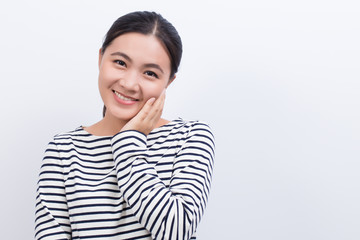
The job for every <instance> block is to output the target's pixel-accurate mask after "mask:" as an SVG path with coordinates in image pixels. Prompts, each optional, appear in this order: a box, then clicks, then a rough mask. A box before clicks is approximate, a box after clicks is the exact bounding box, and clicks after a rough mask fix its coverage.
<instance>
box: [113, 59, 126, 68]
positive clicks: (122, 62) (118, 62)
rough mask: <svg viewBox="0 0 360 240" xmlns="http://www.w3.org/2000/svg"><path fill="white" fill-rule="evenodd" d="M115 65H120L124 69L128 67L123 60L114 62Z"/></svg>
mask: <svg viewBox="0 0 360 240" xmlns="http://www.w3.org/2000/svg"><path fill="white" fill-rule="evenodd" d="M114 63H116V64H118V65H120V66H123V67H126V63H125V62H124V61H122V60H114Z"/></svg>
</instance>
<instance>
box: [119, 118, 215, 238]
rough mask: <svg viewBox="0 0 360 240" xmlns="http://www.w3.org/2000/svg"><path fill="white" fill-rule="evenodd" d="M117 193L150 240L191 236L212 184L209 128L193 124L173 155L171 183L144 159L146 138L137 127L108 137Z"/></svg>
mask: <svg viewBox="0 0 360 240" xmlns="http://www.w3.org/2000/svg"><path fill="white" fill-rule="evenodd" d="M112 150H113V154H114V160H115V168H116V174H117V178H118V185H119V189H120V192H121V193H122V195H123V196H124V199H125V200H126V201H127V203H128V204H129V205H130V207H131V209H132V211H133V213H134V215H135V216H136V217H137V219H138V220H139V222H140V223H141V224H142V225H143V226H144V227H145V228H146V229H147V230H148V231H149V232H150V233H151V235H152V237H153V238H154V239H190V238H191V237H192V236H193V234H194V233H195V231H196V228H197V225H198V223H199V221H200V219H201V217H202V215H203V212H204V209H205V206H206V203H207V199H208V195H209V189H210V185H211V178H212V171H213V159H214V139H213V135H212V133H211V130H210V128H209V127H208V126H207V125H206V124H204V123H201V122H195V123H192V125H191V126H190V127H189V128H188V129H187V132H186V134H185V136H184V141H183V144H182V145H181V147H180V149H179V150H178V152H177V153H176V155H175V156H174V159H173V165H172V168H173V169H172V176H171V180H170V185H169V186H166V185H165V184H164V182H163V181H162V180H161V179H160V178H159V176H158V173H157V171H156V169H155V168H154V166H152V165H151V164H149V163H148V161H147V158H146V156H147V150H148V149H147V137H146V136H145V135H144V134H142V133H140V132H137V131H134V130H130V131H124V132H120V133H118V134H117V135H115V136H114V137H113V139H112Z"/></svg>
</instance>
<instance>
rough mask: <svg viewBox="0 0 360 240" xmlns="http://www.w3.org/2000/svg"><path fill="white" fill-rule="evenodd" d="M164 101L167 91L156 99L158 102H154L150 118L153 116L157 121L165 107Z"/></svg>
mask: <svg viewBox="0 0 360 240" xmlns="http://www.w3.org/2000/svg"><path fill="white" fill-rule="evenodd" d="M164 103H165V93H164V92H163V93H162V94H161V95H160V96H159V97H158V99H157V100H156V102H155V103H154V104H153V106H152V108H151V110H150V112H149V118H151V119H152V120H155V121H157V120H158V119H159V118H160V117H161V114H162V111H163V108H164Z"/></svg>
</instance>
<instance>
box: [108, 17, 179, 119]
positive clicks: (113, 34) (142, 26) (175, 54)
mask: <svg viewBox="0 0 360 240" xmlns="http://www.w3.org/2000/svg"><path fill="white" fill-rule="evenodd" d="M130 32H137V33H142V34H145V35H148V34H153V35H154V36H156V37H157V38H158V39H159V40H160V41H161V42H162V43H163V44H164V46H165V48H166V50H167V51H168V53H169V56H170V63H171V71H170V79H171V78H173V77H174V75H175V73H176V72H177V71H178V67H179V65H180V61H181V56H182V43H181V38H180V36H179V34H178V32H177V31H176V29H175V27H174V26H173V25H172V24H171V23H169V22H168V21H167V20H166V19H165V18H163V17H162V16H161V15H160V14H158V13H155V12H147V11H143V12H142V11H138V12H132V13H128V14H126V15H124V16H121V17H119V18H118V19H117V20H116V21H115V22H114V23H113V25H112V26H111V27H110V29H109V31H108V32H107V33H106V36H105V40H104V42H103V44H102V47H101V54H104V52H105V50H106V48H107V47H108V46H109V45H110V44H111V42H112V41H113V40H114V39H115V38H117V37H119V36H120V35H122V34H125V33H130ZM105 111H106V107H105V106H104V110H103V116H105Z"/></svg>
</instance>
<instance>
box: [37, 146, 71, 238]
mask: <svg viewBox="0 0 360 240" xmlns="http://www.w3.org/2000/svg"><path fill="white" fill-rule="evenodd" d="M35 215H36V219H35V239H39V240H40V239H71V237H70V236H71V228H70V220H69V213H68V207H67V201H66V196H65V181H64V175H63V168H62V161H61V159H60V156H59V152H58V149H57V146H56V144H55V142H50V143H49V145H48V147H47V149H46V151H45V156H44V158H43V162H42V166H41V171H40V175H39V181H38V189H37V197H36V214H35Z"/></svg>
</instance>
